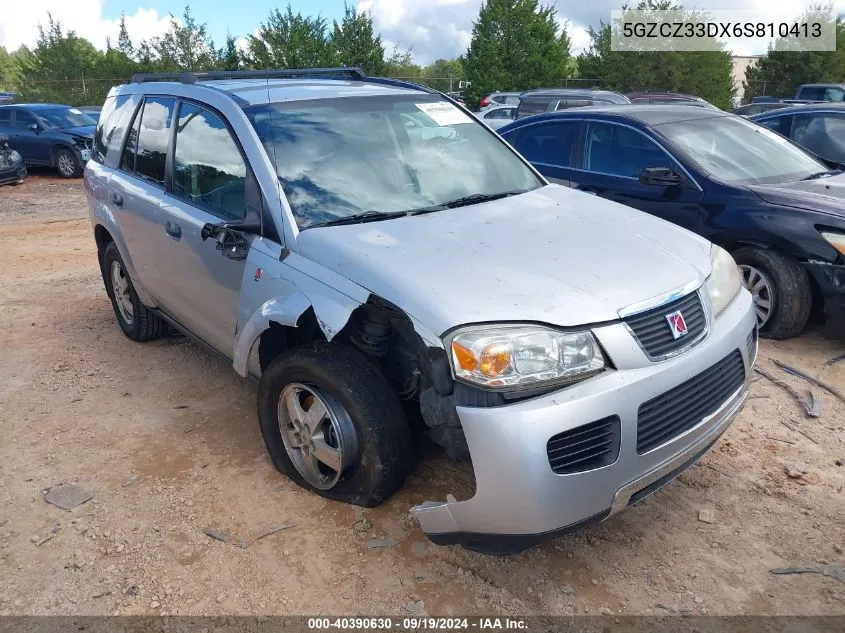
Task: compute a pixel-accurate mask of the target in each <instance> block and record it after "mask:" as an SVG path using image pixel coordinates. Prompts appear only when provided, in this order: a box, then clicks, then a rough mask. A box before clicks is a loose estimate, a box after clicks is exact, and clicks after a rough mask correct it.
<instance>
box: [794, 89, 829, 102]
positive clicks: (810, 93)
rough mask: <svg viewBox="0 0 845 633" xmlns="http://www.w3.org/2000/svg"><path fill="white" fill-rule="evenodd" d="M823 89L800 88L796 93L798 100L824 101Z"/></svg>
mask: <svg viewBox="0 0 845 633" xmlns="http://www.w3.org/2000/svg"><path fill="white" fill-rule="evenodd" d="M824 93H825V89H824V87H823V86H808V87H806V88H801V90H800V91H799V92H798V98H799V99H807V100H809V101H822V100H823V99H824Z"/></svg>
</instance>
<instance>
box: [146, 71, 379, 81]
mask: <svg viewBox="0 0 845 633" xmlns="http://www.w3.org/2000/svg"><path fill="white" fill-rule="evenodd" d="M304 77H323V78H326V79H353V80H359V81H361V80H364V79H367V75H366V74H365V73H364V71H363V70H361V69H360V68H347V67H342V68H284V69H277V70H212V71H207V72H184V73H181V72H174V73H136V74H134V75H132V78H131V79H130V83H133V84H141V83H146V82H150V81H178V82H180V83H183V84H193V83H196V82H198V81H214V80H219V79H301V78H304Z"/></svg>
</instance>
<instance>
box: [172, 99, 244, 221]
mask: <svg viewBox="0 0 845 633" xmlns="http://www.w3.org/2000/svg"><path fill="white" fill-rule="evenodd" d="M246 178H247V167H246V163H245V162H244V159H243V156H241V153H240V150H239V149H238V146H237V144H236V143H235V141H234V139H233V138H232V135H231V134H230V133H229V130H228V128H227V127H226V126H225V125H224V123H223V121H222V120H221V119H220V117H218V116H217V115H216V114H213V113H211V112H209V111H208V110H205V109H204V108H200V107H198V106H195V105H193V104H190V103H183V104H182V105H181V107H180V108H179V122H178V124H177V126H176V148H175V152H174V165H173V193H174V195H176V196H177V197H179V198H182V199H183V200H187V201H188V202H190V203H191V204H194V205H196V206H199V207H202V208H204V209H207V210H208V211H209V212H211V213H212V214H214V215H217V216H220V217H223V218H226V219H232V220H240V219H243V217H244V200H245V192H246Z"/></svg>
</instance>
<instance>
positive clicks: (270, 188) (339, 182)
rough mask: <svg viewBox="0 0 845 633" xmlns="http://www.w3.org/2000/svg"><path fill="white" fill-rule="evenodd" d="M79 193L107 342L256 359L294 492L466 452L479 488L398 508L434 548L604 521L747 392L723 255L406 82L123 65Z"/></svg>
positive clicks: (733, 278) (700, 449)
mask: <svg viewBox="0 0 845 633" xmlns="http://www.w3.org/2000/svg"><path fill="white" fill-rule="evenodd" d="M421 119H423V120H424V121H425V124H426V126H427V127H430V128H437V129H439V130H440V131H439V133H437V134H416V133H412V132H413V131H414V130H416V127H414V126H415V125H419V123H420V121H421ZM409 121H410V122H411V123H409ZM409 125H410V126H411V127H410V128H409ZM411 128H413V129H411ZM85 188H86V192H87V196H88V201H89V204H90V210H91V220H92V222H93V225H94V237H95V239H96V243H97V247H98V251H99V257H100V265H101V268H102V273H103V279H104V281H105V287H106V290H107V292H108V294H109V297H110V298H111V301H112V304H113V306H114V312H115V315H116V316H117V321H118V324H119V325H120V327H121V329H122V330H123V332H124V333H125V334H126V335H127V336H128V337H130V338H131V339H133V340H136V341H147V340H150V339H152V338H155V337H158V336H162V335H164V334H165V333H166V332H167V331H168V330H169V328H170V327H173V328H176V329H178V330H181V331H182V332H185V333H186V334H189V335H191V336H192V337H194V338H195V339H197V340H199V341H200V342H202V343H204V344H205V345H206V346H208V347H209V348H211V349H212V350H214V351H215V352H217V353H218V354H220V355H221V356H223V357H225V358H226V359H228V360H229V361H230V362H231V363H232V365H233V367H234V369H235V371H236V372H237V373H238V374H240V375H242V376H251V377H253V378H254V379H255V380H256V381H257V382H258V385H259V387H258V421H259V424H260V426H261V431H262V433H263V436H264V440H265V442H266V445H267V450H268V452H269V453H270V457H271V458H272V460H273V463H274V464H275V466H276V467H277V468H278V469H279V470H280V471H281V472H283V473H284V474H286V475H287V476H288V477H290V478H291V479H293V480H294V481H295V482H296V483H298V484H299V485H301V486H302V487H304V488H307V489H309V490H311V491H313V492H315V493H317V494H320V495H323V496H325V497H328V498H330V499H335V500H339V501H343V502H347V503H352V504H357V505H362V506H375V505H378V504H380V503H382V502H383V501H384V500H386V499H387V498H388V497H390V496H391V494H392V493H393V492H395V491H396V490H397V489H398V488H400V487H401V486H402V484H403V482H404V480H405V477H406V476H407V475H408V473H409V471H410V470H411V468H412V463H413V461H414V460H413V455H414V453H415V452H416V450H417V449H418V448H419V445H420V441H421V439H422V438H423V434H425V435H428V437H430V438H431V439H432V440H434V442H436V443H437V444H439V445H440V446H442V447H443V448H444V449H445V450H446V452H447V453H448V454H449V455H450V456H451V457H454V458H456V459H462V460H466V461H467V462H469V463H471V468H472V471H473V472H474V475H475V477H474V478H475V491H474V493H473V492H468V493H467V494H464V495H461V491H459V490H453V491H452V492H454V493H456V494H458V495H459V496H461V499H456V498H455V496H453V495H452V494H450V495H448V497H447V499H446V500H437V501H433V500H432V501H426V500H425V499H422V498H420V499H418V500H417V501H418V504H417V505H416V506H415V507H413V508H412V509H411V512H412V513H413V514H414V515H415V516H416V517H417V519H418V520H419V522H420V525H421V527H422V529H423V531H424V532H425V533H426V534H428V536H429V537H430V538H431V540H433V541H434V542H436V543H440V544H452V543H461V544H463V545H465V546H467V547H470V548H474V549H477V550H480V551H489V552H499V553H505V552H513V551H518V550H520V549H523V548H525V547H528V546H530V545H532V544H534V543H536V542H539V541H541V540H544V539H547V538H550V537H553V536H555V535H558V534H561V533H563V532H565V531H567V530H571V529H573V528H575V527H577V526H580V525H584V524H586V523H589V522H593V521H599V520H602V519H605V518H607V517H608V516H610V515H611V514H613V513H615V512H618V511H620V510H622V509H624V508H625V507H627V506H629V505H631V504H633V503H635V502H637V501H638V500H640V499H642V498H643V497H645V496H646V495H648V494H650V493H651V492H652V491H654V490H656V489H657V488H659V487H660V486H662V485H663V484H665V483H666V482H668V481H669V480H671V479H672V478H673V477H675V476H676V475H677V474H678V473H679V472H681V471H682V470H683V469H684V468H686V467H687V466H689V465H690V464H691V463H692V462H694V461H695V460H696V459H698V458H699V457H700V456H701V455H703V454H704V453H705V452H706V451H707V450H708V449H709V448H710V447H711V446H712V445H713V443H714V442H715V441H716V440H717V438H718V437H719V436H720V435H721V434H722V433H723V432H724V431H725V430H726V428H727V427H728V425H729V424H730V422H731V420H732V419H733V418H734V416H735V415H736V414H737V412H738V411H739V410H740V408H741V407H742V405H743V402H744V401H745V398H746V394H747V385H748V379H749V375H750V372H751V367H752V363H753V360H754V356H755V353H756V341H757V339H756V332H755V323H756V319H755V314H754V309H753V307H752V301H751V296H750V295H749V293H748V292H747V291H746V290H744V289H742V288H741V287H740V279H739V274H738V272H737V268H736V265H735V264H734V261H733V260H732V259H731V256H730V255H729V254H728V253H726V252H725V251H724V250H722V249H720V248H719V247H717V246H713V245H711V244H710V243H709V242H707V241H706V240H704V239H702V238H700V237H698V236H696V235H694V234H692V233H689V232H687V231H686V230H684V229H681V228H679V227H676V226H674V225H672V224H669V223H667V222H664V221H662V220H659V219H656V218H654V217H651V216H649V215H646V214H643V213H640V212H639V211H635V210H633V209H630V208H628V207H625V206H622V205H620V204H616V203H614V202H610V201H608V200H605V199H603V198H599V197H596V196H590V195H587V194H585V193H582V192H578V191H574V190H571V189H568V188H566V187H562V186H559V185H554V184H549V183H548V182H547V181H546V180H545V179H544V178H543V177H542V176H541V175H540V174H539V173H538V172H536V171H535V170H534V169H533V168H532V167H531V165H529V164H528V163H527V162H526V161H525V160H524V159H523V158H522V157H520V156H519V155H518V154H517V153H515V152H514V150H513V149H511V148H510V147H509V146H508V145H507V144H506V143H505V142H504V141H503V140H502V139H501V138H499V137H498V136H497V135H496V134H495V133H494V132H493V131H492V130H490V129H489V128H487V127H486V126H484V125H483V124H481V123H480V122H478V121H477V120H476V118H475V117H474V116H473V115H472V114H471V113H469V112H468V111H467V110H465V109H464V108H463V107H461V106H460V105H459V104H457V103H455V102H454V101H452V100H450V99H448V98H446V97H444V96H443V95H441V94H439V93H437V92H435V91H432V90H430V89H427V88H424V87H421V86H416V85H413V84H406V83H402V82H399V81H393V80H386V79H376V78H369V77H366V76H365V75H364V74H363V73H361V72H360V71H359V70H357V69H335V70H325V69H324V70H311V71H305V70H303V71H272V72H270V71H268V72H264V71H260V72H258V71H253V72H236V73H204V74H200V73H197V74H187V75H159V76H149V75H141V76H136V77H134V78H133V81H132V82H131V83H129V84H128V85H123V86H118V87H116V88H113V89H112V91H111V92H110V93H109V97H108V99H107V100H106V103H105V105H104V107H103V111H102V114H101V116H100V120H99V124H98V126H97V131H96V135H95V140H94V151H93V158H92V161H91V162H89V163H88V166H87V168H86V170H85ZM412 430H413V431H414V432H413V433H412Z"/></svg>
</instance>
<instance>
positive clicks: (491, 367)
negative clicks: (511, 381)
mask: <svg viewBox="0 0 845 633" xmlns="http://www.w3.org/2000/svg"><path fill="white" fill-rule="evenodd" d="M510 364H511V354H510V350H509V349H508V348H507V347H503V346H502V345H501V344H500V343H494V344H493V345H488V346H487V347H485V348H484V349H483V350H481V367H480V371H481V373H482V374H484V375H485V376H489V377H495V376H501V375H502V374H503V373H504V372H505V370H506V369H507V368H508V367H509V366H510Z"/></svg>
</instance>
